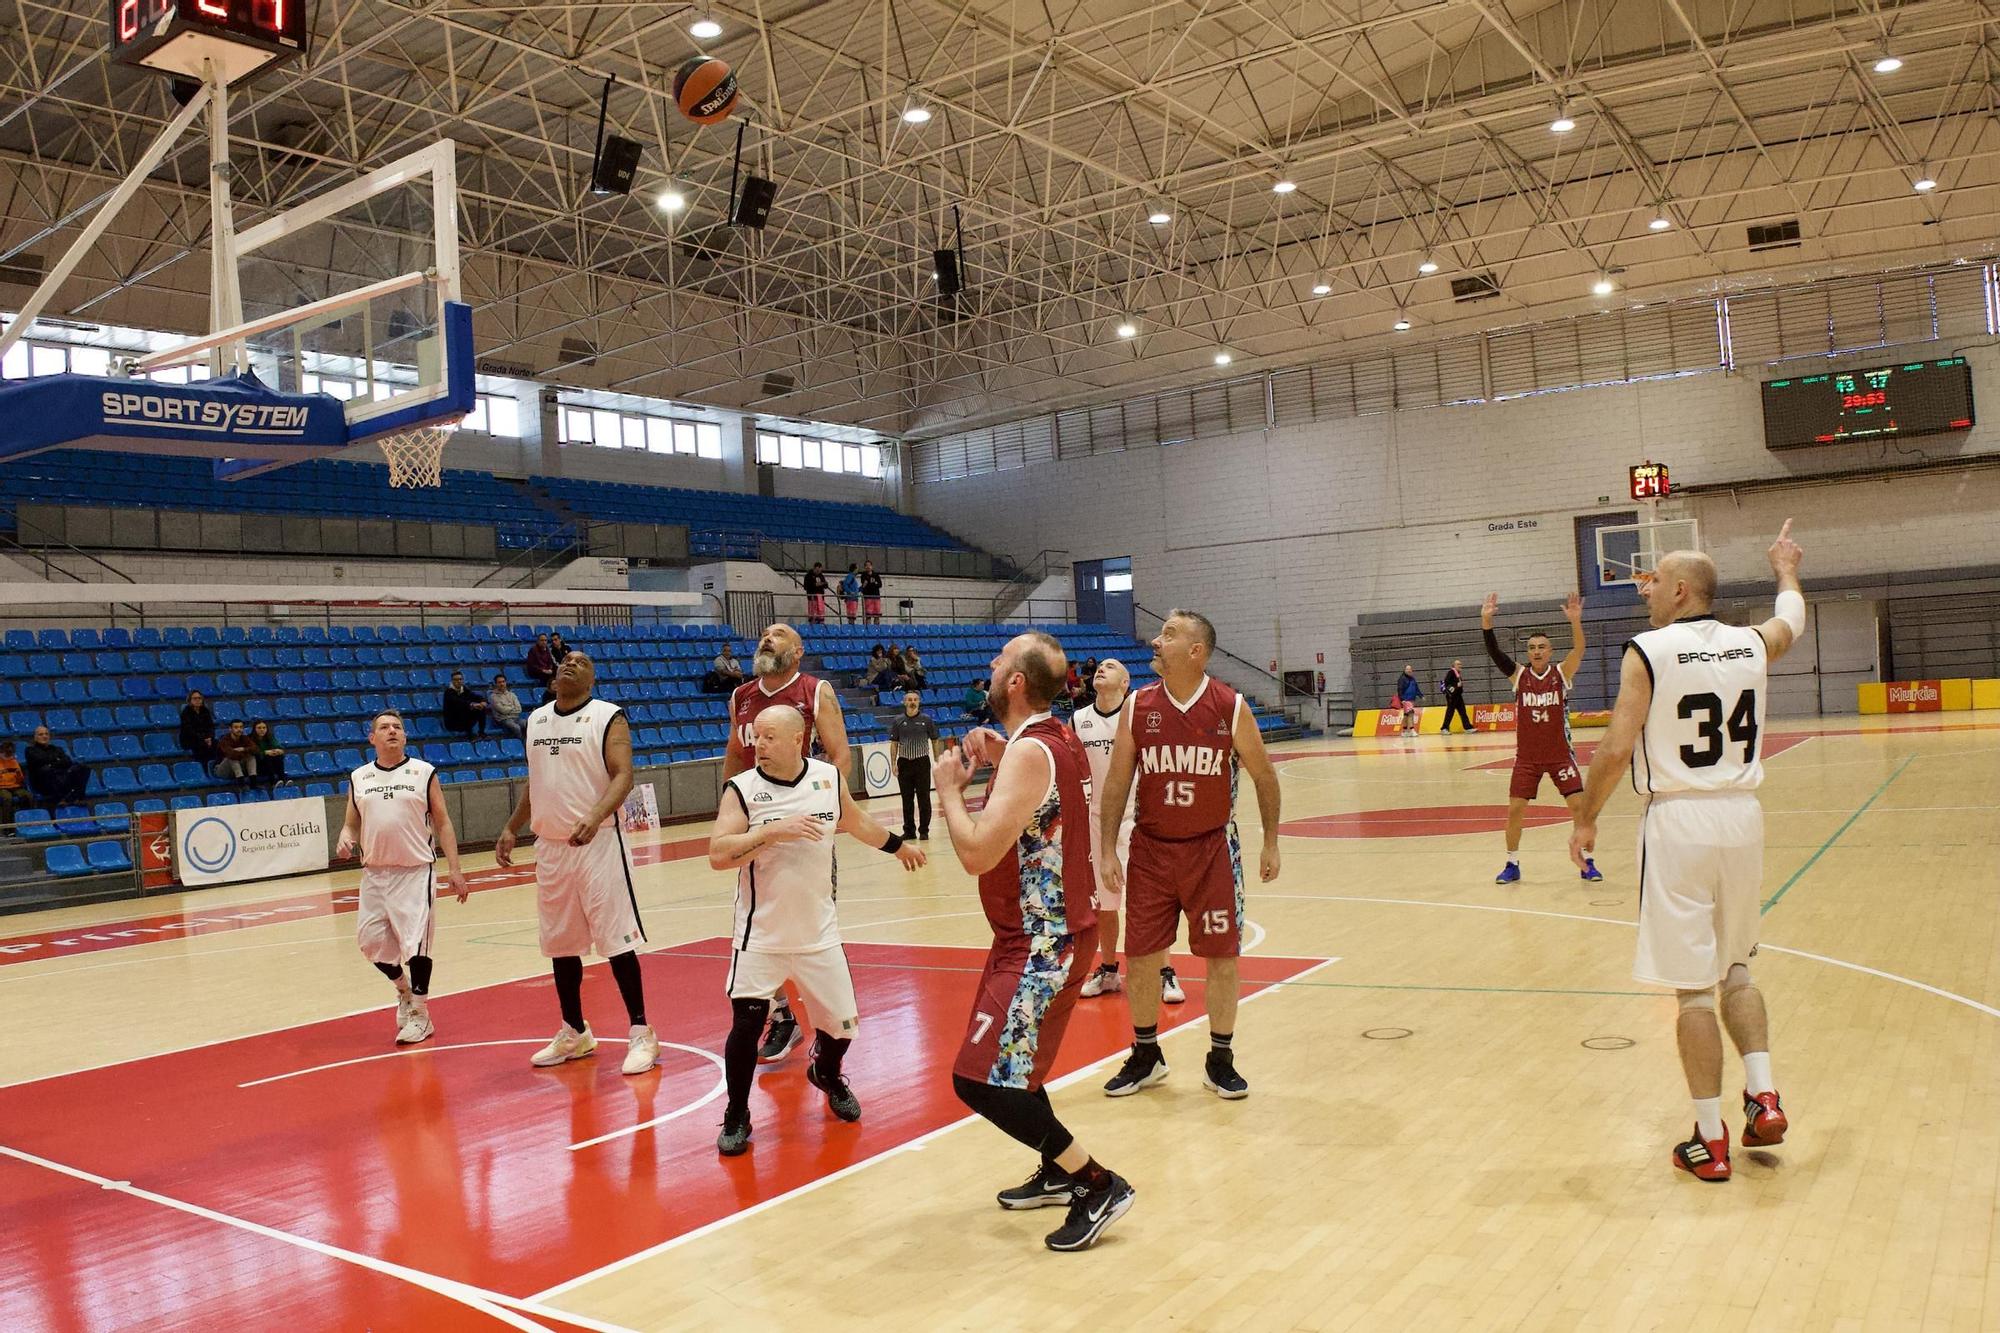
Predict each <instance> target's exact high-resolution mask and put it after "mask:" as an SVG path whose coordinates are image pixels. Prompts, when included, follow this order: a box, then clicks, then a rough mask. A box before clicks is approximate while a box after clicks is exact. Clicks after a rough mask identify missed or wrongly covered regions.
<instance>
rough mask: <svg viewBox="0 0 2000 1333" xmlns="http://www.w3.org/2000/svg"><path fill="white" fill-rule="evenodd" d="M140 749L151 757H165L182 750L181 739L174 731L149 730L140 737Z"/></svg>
mask: <svg viewBox="0 0 2000 1333" xmlns="http://www.w3.org/2000/svg"><path fill="white" fill-rule="evenodd" d="M139 749H140V750H141V751H142V752H143V753H144V754H145V755H146V757H147V758H149V759H164V758H166V757H167V756H168V755H174V754H179V753H180V752H181V744H180V740H179V738H178V737H177V736H175V735H174V734H173V733H172V732H167V731H149V732H147V733H146V734H145V735H143V736H141V737H139Z"/></svg>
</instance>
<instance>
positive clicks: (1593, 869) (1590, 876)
mask: <svg viewBox="0 0 2000 1333" xmlns="http://www.w3.org/2000/svg"><path fill="white" fill-rule="evenodd" d="M1577 878H1578V879H1581V880H1583V881H1584V882H1585V883H1587V884H1595V883H1597V882H1599V881H1600V880H1602V879H1603V878H1604V872H1603V871H1602V870H1599V869H1598V868H1597V862H1596V860H1595V859H1594V858H1592V857H1588V856H1586V857H1584V858H1583V871H1582V873H1581V874H1579V875H1578V876H1577Z"/></svg>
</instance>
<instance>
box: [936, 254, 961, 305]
mask: <svg viewBox="0 0 2000 1333" xmlns="http://www.w3.org/2000/svg"><path fill="white" fill-rule="evenodd" d="M931 268H932V270H933V271H934V272H936V274H937V294H938V295H939V296H957V295H958V293H959V291H960V289H961V286H962V284H961V281H960V278H959V274H958V251H956V250H933V251H931Z"/></svg>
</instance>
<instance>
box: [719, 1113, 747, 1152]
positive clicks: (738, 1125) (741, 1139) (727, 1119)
mask: <svg viewBox="0 0 2000 1333" xmlns="http://www.w3.org/2000/svg"><path fill="white" fill-rule="evenodd" d="M749 1146H750V1117H749V1116H747V1115H746V1116H744V1117H743V1118H742V1119H741V1120H738V1119H735V1118H734V1117H731V1116H728V1115H724V1116H723V1117H722V1133H720V1134H718V1135H716V1138H715V1150H716V1151H717V1152H719V1153H721V1154H722V1155H723V1156H724V1157H741V1156H742V1155H743V1153H744V1151H745V1150H746V1149H747V1148H749Z"/></svg>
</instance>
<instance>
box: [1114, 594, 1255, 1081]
mask: <svg viewBox="0 0 2000 1333" xmlns="http://www.w3.org/2000/svg"><path fill="white" fill-rule="evenodd" d="M1214 650H1215V626H1214V625H1212V624H1210V623H1209V621H1208V618H1207V617H1205V616H1201V615H1197V614H1195V613H1194V612H1192V611H1179V610H1176V611H1173V612H1171V613H1169V614H1168V616H1167V619H1166V623H1165V624H1164V625H1162V626H1161V627H1160V633H1159V636H1158V637H1157V638H1155V639H1154V640H1153V668H1154V670H1156V671H1158V672H1159V673H1160V679H1159V680H1157V681H1155V682H1154V683H1153V684H1151V685H1148V686H1146V687H1145V688H1144V689H1141V690H1137V691H1135V692H1134V693H1133V694H1131V695H1130V696H1129V697H1127V699H1126V700H1125V711H1124V712H1123V713H1122V714H1120V716H1119V719H1118V736H1117V739H1115V740H1114V741H1112V743H1111V766H1110V768H1109V769H1108V770H1107V771H1106V772H1105V775H1104V791H1103V793H1102V794H1101V797H1100V800H1101V802H1102V804H1101V805H1100V806H1099V809H1100V810H1101V811H1103V812H1106V813H1103V814H1101V815H1100V821H1099V826H1098V835H1097V845H1098V853H1097V867H1098V874H1099V875H1101V876H1103V877H1104V879H1105V880H1106V881H1107V883H1108V885H1109V886H1110V891H1111V892H1112V893H1113V894H1115V893H1116V892H1117V891H1118V890H1119V889H1120V888H1124V889H1126V890H1127V892H1126V894H1125V954H1126V957H1128V958H1129V959H1130V960H1131V963H1132V974H1131V979H1130V980H1129V981H1127V982H1126V992H1125V993H1126V995H1127V997H1128V1003H1129V1004H1130V1006H1131V1009H1132V1054H1131V1055H1130V1056H1129V1057H1127V1059H1126V1061H1125V1064H1124V1066H1123V1067H1122V1068H1120V1069H1119V1071H1118V1073H1117V1074H1116V1075H1114V1076H1113V1077H1112V1079H1111V1081H1110V1082H1109V1083H1106V1084H1105V1085H1104V1091H1105V1092H1106V1093H1107V1094H1108V1095H1110V1096H1113V1097H1124V1096H1127V1095H1129V1094H1131V1093H1135V1092H1137V1091H1139V1089H1141V1088H1144V1087H1148V1086H1150V1085H1151V1084H1154V1083H1158V1082H1159V1081H1160V1080H1161V1079H1163V1078H1165V1077H1166V1076H1167V1061H1166V1057H1165V1056H1163V1055H1162V1054H1161V1053H1160V1043H1159V1019H1160V990H1161V978H1160V968H1161V966H1162V965H1163V964H1164V963H1165V962H1166V961H1167V951H1168V950H1169V949H1171V948H1172V947H1173V943H1174V936H1175V934H1176V933H1177V932H1178V931H1179V928H1180V918H1181V916H1182V915H1183V914H1185V915H1186V917H1187V921H1188V948H1189V949H1190V950H1191V951H1192V952H1193V953H1194V955H1195V956H1196V957H1197V958H1200V959H1202V960H1203V961H1204V962H1206V963H1207V965H1208V1031H1209V1041H1210V1048H1209V1052H1208V1064H1207V1068H1206V1070H1205V1072H1204V1074H1203V1077H1202V1086H1203V1087H1205V1088H1207V1089H1209V1091H1211V1092H1213V1093H1215V1094H1216V1095H1217V1096H1218V1097H1223V1098H1227V1099H1229V1100H1231V1101H1234V1100H1235V1099H1237V1098H1239V1097H1248V1096H1249V1095H1250V1085H1249V1083H1247V1082H1245V1081H1244V1078H1243V1076H1242V1075H1241V1074H1239V1073H1237V1072H1236V1058H1235V1055H1234V1053H1233V1051H1232V1049H1231V1045H1230V1043H1231V1041H1232V1040H1233V1039H1234V1037H1235V1035H1236V999H1237V995H1238V992H1239V989H1240V984H1239V982H1238V978H1237V972H1236V958H1237V955H1238V954H1239V953H1240V952H1242V931H1243V855H1242V849H1241V844H1240V843H1239V842H1238V841H1237V837H1236V820H1235V804H1236V774H1237V771H1238V769H1239V768H1241V769H1243V770H1245V771H1247V772H1248V773H1249V774H1250V780H1251V782H1253V783H1255V784H1256V787H1257V813H1258V816H1259V819H1260V820H1261V822H1262V824H1263V826H1264V847H1263V852H1262V854H1261V855H1260V856H1259V857H1258V869H1259V873H1260V875H1261V876H1262V878H1263V881H1264V882H1265V883H1266V884H1269V883H1270V882H1271V881H1272V880H1275V879H1276V878H1277V877H1278V774H1277V770H1276V769H1274V768H1272V767H1271V761H1270V758H1269V757H1268V756H1266V755H1265V753H1264V738H1263V736H1262V735H1261V734H1259V732H1258V730H1257V718H1256V715H1255V714H1253V713H1252V712H1251V711H1250V707H1249V705H1248V704H1246V703H1244V702H1243V700H1242V698H1241V697H1240V696H1238V695H1237V693H1236V691H1235V690H1232V689H1230V688H1229V687H1228V686H1227V685H1224V684H1223V683H1222V682H1221V681H1219V680H1216V679H1214V678H1213V677H1211V676H1210V675H1209V674H1208V659H1209V655H1210V654H1211V653H1212V652H1214ZM1135 777H1136V780H1137V782H1138V784H1139V790H1138V799H1137V801H1136V802H1135V803H1134V810H1133V829H1132V848H1131V852H1130V854H1129V858H1128V860H1127V862H1126V866H1125V869H1124V870H1123V871H1122V872H1121V871H1120V870H1119V867H1118V826H1119V824H1120V822H1121V821H1122V816H1123V813H1124V810H1125V797H1126V793H1127V792H1128V791H1130V790H1131V788H1132V784H1133V781H1134V780H1135Z"/></svg>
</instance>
